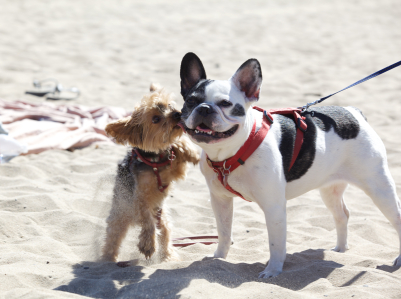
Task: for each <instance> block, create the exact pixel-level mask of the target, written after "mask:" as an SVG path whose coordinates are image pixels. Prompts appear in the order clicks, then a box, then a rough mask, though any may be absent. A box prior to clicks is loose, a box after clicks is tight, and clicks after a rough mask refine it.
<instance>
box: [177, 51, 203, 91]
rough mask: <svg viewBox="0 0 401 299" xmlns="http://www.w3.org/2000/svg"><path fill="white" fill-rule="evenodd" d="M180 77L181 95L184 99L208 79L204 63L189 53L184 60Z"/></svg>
mask: <svg viewBox="0 0 401 299" xmlns="http://www.w3.org/2000/svg"><path fill="white" fill-rule="evenodd" d="M180 77H181V95H182V96H183V97H184V98H185V97H186V95H187V94H188V92H189V91H190V90H191V89H192V87H194V86H195V85H196V84H197V83H198V82H199V81H200V80H202V79H206V72H205V69H204V67H203V64H202V61H201V60H200V59H199V57H198V56H196V55H195V54H194V53H191V52H189V53H187V54H185V56H184V58H183V59H182V61H181V69H180Z"/></svg>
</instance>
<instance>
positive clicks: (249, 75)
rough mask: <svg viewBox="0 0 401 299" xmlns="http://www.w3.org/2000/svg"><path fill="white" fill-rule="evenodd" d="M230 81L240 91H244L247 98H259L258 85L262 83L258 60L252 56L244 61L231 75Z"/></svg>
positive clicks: (252, 99)
mask: <svg viewBox="0 0 401 299" xmlns="http://www.w3.org/2000/svg"><path fill="white" fill-rule="evenodd" d="M231 81H233V82H234V84H235V86H237V88H238V89H239V90H240V91H243V92H245V96H246V98H247V99H248V100H250V101H257V100H259V93H260V85H261V84H262V69H261V68H260V64H259V61H257V60H256V59H253V58H252V59H248V60H247V61H245V62H244V63H243V64H242V65H241V66H240V67H239V69H238V70H237V71H236V72H235V74H234V75H233V76H232V77H231Z"/></svg>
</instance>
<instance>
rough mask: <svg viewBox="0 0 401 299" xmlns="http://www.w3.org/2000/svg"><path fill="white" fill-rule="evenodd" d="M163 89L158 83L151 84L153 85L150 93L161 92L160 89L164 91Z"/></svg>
mask: <svg viewBox="0 0 401 299" xmlns="http://www.w3.org/2000/svg"><path fill="white" fill-rule="evenodd" d="M162 88H163V87H161V85H160V84H158V83H151V84H150V87H149V91H150V92H154V91H156V90H160V89H162Z"/></svg>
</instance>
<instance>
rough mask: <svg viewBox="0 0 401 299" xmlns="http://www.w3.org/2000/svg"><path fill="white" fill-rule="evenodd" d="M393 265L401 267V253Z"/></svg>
mask: <svg viewBox="0 0 401 299" xmlns="http://www.w3.org/2000/svg"><path fill="white" fill-rule="evenodd" d="M393 266H395V267H401V255H399V256H398V257H397V258H396V259H395V260H394V262H393Z"/></svg>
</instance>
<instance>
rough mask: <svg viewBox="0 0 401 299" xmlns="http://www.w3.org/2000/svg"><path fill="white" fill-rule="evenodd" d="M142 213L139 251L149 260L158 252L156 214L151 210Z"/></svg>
mask: <svg viewBox="0 0 401 299" xmlns="http://www.w3.org/2000/svg"><path fill="white" fill-rule="evenodd" d="M142 213H143V215H142V219H141V220H142V221H141V225H142V230H141V233H140V235H139V243H138V249H139V251H140V252H141V253H143V254H144V255H145V257H146V259H148V258H150V257H151V256H152V255H153V253H154V252H155V251H156V223H155V222H156V214H155V213H154V214H153V213H151V211H149V210H145V211H143V212H142Z"/></svg>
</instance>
